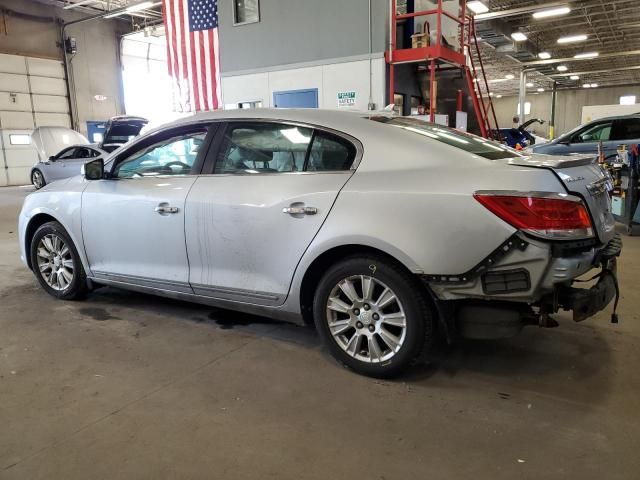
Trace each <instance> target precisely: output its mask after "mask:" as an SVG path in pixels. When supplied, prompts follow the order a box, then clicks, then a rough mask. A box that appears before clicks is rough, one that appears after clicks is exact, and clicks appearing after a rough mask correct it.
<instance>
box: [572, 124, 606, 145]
mask: <svg viewBox="0 0 640 480" xmlns="http://www.w3.org/2000/svg"><path fill="white" fill-rule="evenodd" d="M610 137H611V122H602V123H595V124H593V125H589V126H588V127H586V128H584V129H582V130H580V131H579V132H578V133H576V134H575V135H574V136H573V138H572V139H571V143H592V142H606V141H608V140H609V138H610Z"/></svg>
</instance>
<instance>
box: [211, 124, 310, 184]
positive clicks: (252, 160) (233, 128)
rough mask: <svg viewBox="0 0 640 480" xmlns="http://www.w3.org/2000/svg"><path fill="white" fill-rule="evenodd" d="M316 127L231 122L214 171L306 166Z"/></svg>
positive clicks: (290, 169) (272, 170)
mask: <svg viewBox="0 0 640 480" xmlns="http://www.w3.org/2000/svg"><path fill="white" fill-rule="evenodd" d="M312 133H313V131H312V130H311V129H310V128H305V127H297V126H293V125H284V124H279V123H242V124H230V125H229V127H228V128H227V130H226V132H225V135H224V139H223V142H222V147H221V148H220V152H219V154H218V158H217V159H216V166H215V173H279V172H297V171H303V170H304V162H305V159H306V155H307V151H308V149H309V144H310V143H311V138H312Z"/></svg>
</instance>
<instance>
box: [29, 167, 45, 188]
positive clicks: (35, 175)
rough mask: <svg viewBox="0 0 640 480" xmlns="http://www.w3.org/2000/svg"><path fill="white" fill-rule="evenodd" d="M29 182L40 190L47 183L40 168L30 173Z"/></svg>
mask: <svg viewBox="0 0 640 480" xmlns="http://www.w3.org/2000/svg"><path fill="white" fill-rule="evenodd" d="M31 183H33V186H34V187H36V190H40V189H41V188H42V187H44V186H45V185H46V184H47V182H46V181H45V180H44V175H42V172H41V171H40V170H34V171H33V172H32V173H31Z"/></svg>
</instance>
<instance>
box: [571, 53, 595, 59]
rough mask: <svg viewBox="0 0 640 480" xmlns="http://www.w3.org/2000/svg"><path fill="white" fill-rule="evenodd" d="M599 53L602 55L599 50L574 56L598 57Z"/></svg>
mask: <svg viewBox="0 0 640 480" xmlns="http://www.w3.org/2000/svg"><path fill="white" fill-rule="evenodd" d="M598 55H600V54H599V53H598V52H586V53H579V54H577V55H574V56H573V58H578V59H580V58H596V57H597V56H598Z"/></svg>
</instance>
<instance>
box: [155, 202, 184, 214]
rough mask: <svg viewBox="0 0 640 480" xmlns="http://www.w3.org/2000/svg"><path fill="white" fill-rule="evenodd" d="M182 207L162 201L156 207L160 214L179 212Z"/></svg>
mask: <svg viewBox="0 0 640 480" xmlns="http://www.w3.org/2000/svg"><path fill="white" fill-rule="evenodd" d="M179 211H180V209H179V208H178V207H171V206H169V204H168V203H161V204H160V205H158V206H157V207H156V208H155V212H156V213H159V214H160V215H169V214H171V213H178V212H179Z"/></svg>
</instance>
